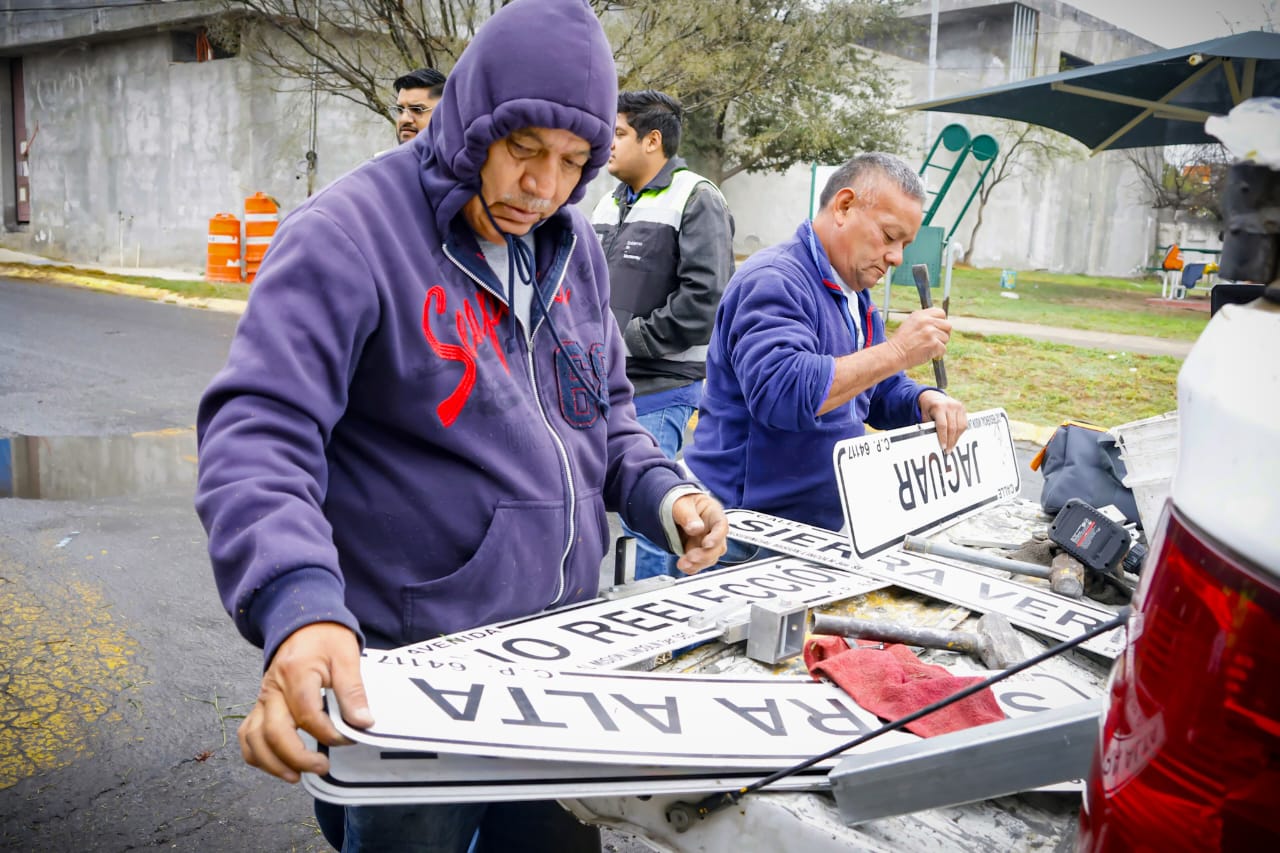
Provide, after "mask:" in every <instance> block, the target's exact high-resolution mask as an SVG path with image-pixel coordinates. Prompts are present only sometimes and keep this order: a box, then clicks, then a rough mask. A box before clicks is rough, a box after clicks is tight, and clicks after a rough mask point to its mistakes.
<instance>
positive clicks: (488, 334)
mask: <svg viewBox="0 0 1280 853" xmlns="http://www.w3.org/2000/svg"><path fill="white" fill-rule="evenodd" d="M475 303H476V307H475V308H473V307H472V305H471V302H470V300H466V299H464V300H463V301H462V308H461V309H460V310H458V311H455V312H454V315H453V324H454V328H455V329H456V330H457V332H458V341H459V343H456V344H446V343H441V341H440V339H439V338H437V337H436V336H435V333H434V332H432V331H431V310H432V307H433V306H434V308H435V313H436V314H437V315H439V314H444V313H445V312H446V311H447V310H448V297H447V296H446V295H445V292H444V288H442V287H438V286H437V287H432V288H430V289H429V290H428V291H427V298H426V301H425V302H423V303H422V333H423V334H424V335H426V337H427V343H428V344H430V345H431V350H432V352H434V353H435V354H436V355H438V356H440V357H441V358H443V359H447V360H448V361H457V362H461V363H462V378H461V379H459V380H458V387H456V388H454V389H453V393H451V394H450V395H449V396H448V397H446V398H445V399H444V400H443V401H442V402H441V403H440V405H438V406H436V414H437V415H439V416H440V422H441V423H442V424H444V425H445V426H446V427H450V426H453V422H454V421H456V420H457V419H458V415H459V414H461V413H462V408H463V407H464V406H465V405H466V404H467V400H468V399H469V398H470V397H471V391H472V389H474V388H475V387H476V356H477V355H478V354H479V351H480V345H481V344H483V343H484V342H485V341H486V340H488V341H489V342H490V343H491V344H493V351H494V352H495V353H497V354H498V360H499V361H500V362H502V369H503V370H505V371H506V372H507V373H510V372H511V369H510V368H509V367H507V357H506V355H504V354H503V352H502V344H501V342H499V340H498V336H497V335H496V334H494V331H493V330H494V329H495V328H496V327H497V325H498V324H499V323H501V322H502V318H503V317H505V316H507V306H505V305H503V304H502V303H500V302H498V301H497V300H495V299H494V298H493V297H491V296H489V295H488V294H487V293H484V292H479V293H477V294H476V298H475ZM477 311H478V312H479V317H477Z"/></svg>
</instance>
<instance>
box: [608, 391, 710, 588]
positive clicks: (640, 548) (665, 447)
mask: <svg viewBox="0 0 1280 853" xmlns="http://www.w3.org/2000/svg"><path fill="white" fill-rule="evenodd" d="M693 410H694V407H693V406H680V405H677V406H666V407H664V408H661V409H654V410H653V411H652V412H648V413H646V414H643V415H637V416H636V420H638V421H640V426H642V427H644V428H645V429H647V430H648V431H649V432H650V433H651V434H652V435H653V437H654V438H655V439H656V440H657V442H658V447H659V449H661V450H662V453H663V455H664V456H666V457H667V458H668V459H675V458H676V454H678V453H679V452H680V448H682V447H684V431H685V427H687V426H688V425H689V419H690V418H692V417H693ZM619 520H621V519H619ZM622 529H623V530H624V531H625V532H626V534H627V535H628V536H634V537H635V538H636V580H643V579H644V578H651V577H656V576H658V575H670V576H671V577H673V578H679V577H684V572H682V571H680V570H679V569H677V568H676V560H677V559H678V558H677V557H676V555H675V554H672V553H671V552H670V551H668V550H667V549H666V548H665V547H663V548H660V547H658V546H657V545H655V544H653V543H652V542H650V541H649V540H648V539H645V538H644V537H643V536H641V535H640V534H639V533H636V532H635V531H633V530H632V529H631V528H629V527H627V525H626V522H623V524H622Z"/></svg>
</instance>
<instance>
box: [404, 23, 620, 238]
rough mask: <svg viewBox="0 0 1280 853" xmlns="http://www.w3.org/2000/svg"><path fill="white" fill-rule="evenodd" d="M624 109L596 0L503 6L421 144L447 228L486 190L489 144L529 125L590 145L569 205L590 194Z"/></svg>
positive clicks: (428, 183)
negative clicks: (591, 1) (619, 111)
mask: <svg viewBox="0 0 1280 853" xmlns="http://www.w3.org/2000/svg"><path fill="white" fill-rule="evenodd" d="M617 109H618V77H617V70H616V69H615V67H614V64H613V52H612V50H611V48H610V47H609V42H608V40H607V39H606V38H605V35H604V29H603V28H602V27H601V26H600V22H599V20H597V18H596V16H595V14H594V13H593V12H592V11H591V7H590V6H589V5H588V4H587V2H586V0H515V2H514V3H511V4H510V5H508V6H504V7H503V8H502V9H499V10H498V12H497V13H496V14H495V15H494V16H493V17H492V18H490V19H489V20H488V21H486V22H485V23H484V24H482V25H481V27H480V30H479V31H478V32H477V33H476V37H475V38H474V39H472V41H471V43H470V44H469V45H467V47H466V49H465V50H463V52H462V56H461V57H459V59H458V64H457V65H456V66H454V68H453V70H452V71H451V72H449V80H448V82H447V83H446V84H445V88H444V97H442V98H441V100H440V103H439V104H437V105H436V108H435V111H434V114H433V116H432V118H431V124H430V125H428V126H427V132H426V133H420V134H418V139H416V140H415V141H414V142H413V143H412V144H414V145H417V146H418V147H419V150H420V151H421V156H422V184H423V188H424V189H425V190H426V192H427V194H428V196H430V197H431V199H432V202H433V205H434V207H435V210H436V225H437V227H438V229H439V233H441V234H445V233H448V228H449V224H450V223H451V222H452V220H453V218H454V217H455V216H457V214H458V212H459V211H460V210H461V209H462V207H463V205H464V204H466V203H467V201H469V200H470V199H471V198H472V196H474V195H476V194H477V193H478V192H479V191H480V167H481V166H483V165H484V162H485V159H486V158H487V157H488V156H489V146H490V145H492V144H493V143H494V142H496V141H497V140H499V139H502V138H503V137H505V136H507V135H508V134H509V133H511V132H512V131H515V130H520V129H522V128H525V127H547V128H554V129H559V130H567V131H569V132H571V133H574V134H576V135H578V136H580V137H582V138H583V139H585V140H586V141H587V142H588V143H590V145H591V159H590V161H589V162H588V163H587V166H586V168H585V169H583V171H582V178H581V180H580V181H579V182H578V185H577V187H575V188H574V190H573V193H572V194H571V195H570V196H569V201H568V203H569V204H572V203H574V202H576V201H578V200H579V199H581V198H582V195H583V193H584V192H585V191H586V186H587V184H588V183H590V181H591V179H592V178H593V177H595V175H596V173H597V172H599V171H600V168H601V167H602V166H603V165H604V164H605V163H606V162H608V160H609V146H610V145H611V143H612V141H613V126H614V121H615V119H616V117H617ZM424 137H425V138H424Z"/></svg>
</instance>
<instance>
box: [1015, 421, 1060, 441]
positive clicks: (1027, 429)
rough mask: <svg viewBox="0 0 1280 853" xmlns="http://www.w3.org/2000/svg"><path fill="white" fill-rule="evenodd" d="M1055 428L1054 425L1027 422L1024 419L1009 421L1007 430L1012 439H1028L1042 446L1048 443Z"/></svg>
mask: <svg viewBox="0 0 1280 853" xmlns="http://www.w3.org/2000/svg"><path fill="white" fill-rule="evenodd" d="M1057 429H1058V428H1057V427H1056V426H1040V425H1039V424H1029V423H1027V422H1026V421H1015V420H1010V421H1009V432H1010V433H1012V435H1013V440H1014V441H1029V442H1031V443H1032V444H1035V445H1037V446H1039V447H1044V446H1045V445H1046V444H1048V443H1049V439H1050V438H1052V437H1053V434H1054V432H1055V431H1056V430H1057Z"/></svg>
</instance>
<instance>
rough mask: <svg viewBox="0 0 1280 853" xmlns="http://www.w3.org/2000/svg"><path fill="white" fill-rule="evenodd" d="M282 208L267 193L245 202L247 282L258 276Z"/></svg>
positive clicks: (245, 270) (251, 197)
mask: <svg viewBox="0 0 1280 853" xmlns="http://www.w3.org/2000/svg"><path fill="white" fill-rule="evenodd" d="M279 220H280V208H279V207H277V206H276V203H275V201H274V200H273V199H272V198H271V196H269V195H267V194H266V193H254V194H253V195H251V196H249V197H248V198H246V199H245V200H244V272H245V281H253V279H254V277H255V276H256V275H257V274H258V266H259V265H261V263H262V256H263V255H265V254H266V253H267V245H268V244H269V243H270V242H271V238H272V237H274V236H275V233H276V223H277V222H279Z"/></svg>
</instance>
